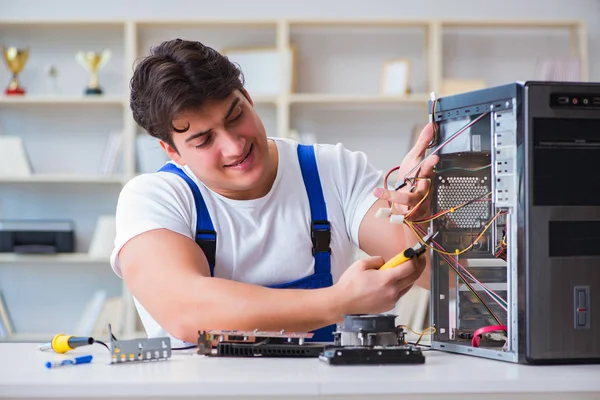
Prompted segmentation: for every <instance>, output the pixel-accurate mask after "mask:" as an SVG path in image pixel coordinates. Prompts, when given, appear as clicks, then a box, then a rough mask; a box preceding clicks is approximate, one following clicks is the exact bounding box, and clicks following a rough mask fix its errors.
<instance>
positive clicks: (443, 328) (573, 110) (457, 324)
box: [427, 82, 600, 363]
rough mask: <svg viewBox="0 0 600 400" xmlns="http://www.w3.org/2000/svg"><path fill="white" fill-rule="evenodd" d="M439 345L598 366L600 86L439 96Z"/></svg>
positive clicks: (434, 285) (434, 309)
mask: <svg viewBox="0 0 600 400" xmlns="http://www.w3.org/2000/svg"><path fill="white" fill-rule="evenodd" d="M429 106H430V114H431V118H432V119H433V120H434V121H435V122H436V124H435V126H436V139H435V140H436V141H437V143H434V144H433V147H432V150H431V153H434V152H435V153H436V154H437V155H438V156H439V157H440V161H439V163H438V164H437V166H436V172H435V175H434V179H435V181H434V182H432V185H431V196H433V198H432V204H433V217H435V218H434V219H432V220H431V221H430V222H429V225H428V226H427V227H428V228H429V229H431V230H433V231H438V234H437V237H436V241H435V243H433V244H432V247H433V249H434V250H432V251H431V252H430V255H431V263H432V268H431V271H432V275H431V296H432V298H431V310H430V315H431V320H432V321H431V322H432V325H433V326H434V327H435V333H434V334H433V336H432V347H433V348H435V349H437V350H442V351H449V352H455V353H462V354H470V355H474V356H479V357H486V358H491V359H498V360H505V361H510V362H518V363H572V362H575V363H577V362H599V361H600V171H599V167H600V84H595V83H580V82H577V83H574V82H524V83H520V82H519V83H512V84H507V85H502V86H497V87H491V88H487V89H482V90H477V91H473V92H467V93H463V94H457V95H451V96H447V97H441V98H438V99H432V100H431V101H430V103H429Z"/></svg>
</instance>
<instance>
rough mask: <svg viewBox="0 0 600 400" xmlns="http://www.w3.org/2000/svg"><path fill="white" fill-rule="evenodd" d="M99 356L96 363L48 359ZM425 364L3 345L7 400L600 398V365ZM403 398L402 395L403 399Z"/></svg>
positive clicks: (1, 369) (458, 358)
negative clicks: (131, 354)
mask: <svg viewBox="0 0 600 400" xmlns="http://www.w3.org/2000/svg"><path fill="white" fill-rule="evenodd" d="M84 354H93V355H94V360H93V362H92V363H91V364H83V365H75V366H65V367H59V368H55V369H47V368H46V367H45V366H44V364H45V362H46V361H50V360H59V359H61V358H65V357H74V356H80V355H84ZM425 354H426V355H427V358H426V362H425V364H422V365H401V366H330V365H328V364H326V363H325V362H323V361H320V360H318V359H316V358H315V359H274V358H252V359H250V358H218V357H205V356H200V355H197V354H195V353H194V352H193V350H191V351H174V354H173V356H172V357H171V358H170V359H169V360H163V361H153V362H144V363H139V364H116V365H109V360H110V353H109V352H108V350H107V349H106V348H104V347H102V346H99V345H93V346H89V347H85V348H79V349H76V350H74V351H71V352H70V353H68V354H66V355H60V354H55V353H52V352H41V351H39V350H38V349H37V345H35V344H26V343H4V344H0V397H3V398H6V397H8V398H27V399H42V398H61V399H69V398H94V399H105V398H111V399H121V398H122V399H124V398H136V397H137V398H153V399H157V398H159V399H163V398H165V399H166V398H185V397H188V398H191V397H196V398H202V399H217V398H218V399H220V400H225V399H234V398H235V399H267V398H269V399H283V398H288V399H305V398H310V397H321V398H327V399H347V398H349V397H351V395H354V396H355V397H351V398H352V399H353V400H358V399H392V398H394V399H396V398H405V399H429V398H436V399H440V398H444V399H461V400H462V399H478V400H482V399H485V400H490V399H492V400H495V399H501V398H507V399H508V398H510V399H520V400H521V399H534V398H536V399H537V398H544V399H559V398H560V399H600V365H575V366H526V365H516V364H510V363H507V362H503V361H494V360H486V359H481V358H475V357H472V356H465V355H454V354H447V353H441V352H437V351H426V352H425ZM400 395H402V396H400Z"/></svg>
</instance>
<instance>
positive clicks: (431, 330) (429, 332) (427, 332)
mask: <svg viewBox="0 0 600 400" xmlns="http://www.w3.org/2000/svg"><path fill="white" fill-rule="evenodd" d="M398 327H399V328H406V329H408V330H409V331H411V332H412V333H413V334H415V335H418V336H419V339H417V341H416V343H415V345H418V344H419V342H420V341H421V339H423V336H425V335H433V334H434V333H435V332H436V330H435V328H434V327H433V326H430V327H428V328H427V329H425V330H424V331H423V332H421V333H419V332H415V331H414V330H413V329H412V328H411V327H410V326H408V325H398Z"/></svg>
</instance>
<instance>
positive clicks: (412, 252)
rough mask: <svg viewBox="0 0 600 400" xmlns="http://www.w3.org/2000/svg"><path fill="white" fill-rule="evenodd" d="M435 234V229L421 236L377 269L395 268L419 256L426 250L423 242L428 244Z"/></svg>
mask: <svg viewBox="0 0 600 400" xmlns="http://www.w3.org/2000/svg"><path fill="white" fill-rule="evenodd" d="M437 234H438V233H437V231H436V232H435V233H429V234H427V235H425V236H423V238H422V239H421V240H420V241H419V242H418V243H417V244H415V245H414V246H413V247H409V248H408V249H406V250H404V251H403V252H402V253H400V254H397V255H396V256H394V257H393V258H392V259H391V260H389V261H388V262H386V263H385V264H383V265H382V266H381V267H380V268H379V269H380V270H384V269H391V268H395V267H397V266H398V265H400V264H404V263H405V262H407V261H409V260H412V259H413V258H419V257H421V256H422V255H423V253H425V250H427V246H425V244H424V243H427V244H429V242H431V241H432V240H433V238H434V237H436V236H437Z"/></svg>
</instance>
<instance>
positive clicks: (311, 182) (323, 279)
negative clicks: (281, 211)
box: [159, 144, 336, 342]
mask: <svg viewBox="0 0 600 400" xmlns="http://www.w3.org/2000/svg"><path fill="white" fill-rule="evenodd" d="M298 160H299V162H300V169H301V171H302V178H303V180H304V186H305V187H306V192H307V194H308V200H309V203H310V213H311V239H312V243H313V248H312V254H313V256H314V258H315V269H314V273H313V274H312V275H309V276H306V277H304V278H300V279H297V280H295V281H292V282H288V283H283V284H279V285H273V286H268V287H270V288H278V289H283V288H289V289H318V288H324V287H328V286H331V285H333V278H332V276H331V249H330V247H329V245H330V243H331V226H330V224H329V221H328V220H327V207H326V205H325V198H324V197H323V190H322V188H321V180H320V179H319V171H318V169H317V162H316V159H315V153H314V148H313V146H309V145H302V144H299V145H298ZM159 171H166V172H172V173H174V174H176V175H179V176H180V177H181V178H182V179H183V180H185V182H186V183H187V184H188V186H189V187H190V189H191V191H192V193H193V195H194V202H195V204H196V214H197V223H196V243H197V244H198V245H199V246H200V248H201V249H202V251H203V252H204V254H205V256H206V258H207V260H208V264H209V268H210V275H211V276H214V270H215V253H216V248H217V232H216V231H215V228H214V226H213V223H212V221H211V219H210V214H209V212H208V209H207V207H206V203H205V202H204V199H203V198H202V195H201V194H200V190H199V189H198V186H196V184H195V183H194V181H193V180H192V179H190V177H189V176H187V175H186V174H185V172H183V171H182V170H181V169H179V168H178V167H177V166H175V165H173V164H171V163H169V164H165V165H164V166H163V167H162V168H161V169H160V170H159ZM335 328H336V326H335V324H334V325H329V326H326V327H323V328H320V329H317V330H315V331H314V332H313V333H314V335H313V338H312V339H311V340H309V341H312V342H332V341H333V339H334V338H333V332H334V331H335Z"/></svg>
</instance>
